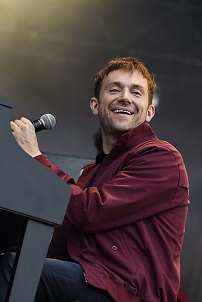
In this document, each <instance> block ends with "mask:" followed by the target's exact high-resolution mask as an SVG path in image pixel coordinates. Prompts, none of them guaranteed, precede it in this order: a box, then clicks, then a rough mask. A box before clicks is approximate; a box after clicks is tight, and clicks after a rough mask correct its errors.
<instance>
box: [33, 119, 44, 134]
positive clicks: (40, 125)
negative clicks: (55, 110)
mask: <svg viewBox="0 0 202 302" xmlns="http://www.w3.org/2000/svg"><path fill="white" fill-rule="evenodd" d="M32 124H33V125H34V128H35V132H39V131H41V130H43V129H44V124H43V122H42V120H35V121H33V122H32Z"/></svg>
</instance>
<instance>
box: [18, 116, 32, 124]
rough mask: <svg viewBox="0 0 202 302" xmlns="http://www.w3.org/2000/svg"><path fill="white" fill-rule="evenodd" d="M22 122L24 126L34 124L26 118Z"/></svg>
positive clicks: (22, 118)
mask: <svg viewBox="0 0 202 302" xmlns="http://www.w3.org/2000/svg"><path fill="white" fill-rule="evenodd" d="M20 121H21V122H23V123H24V124H32V122H31V121H30V120H28V119H27V118H26V117H21V119H20Z"/></svg>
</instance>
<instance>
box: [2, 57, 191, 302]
mask: <svg viewBox="0 0 202 302" xmlns="http://www.w3.org/2000/svg"><path fill="white" fill-rule="evenodd" d="M155 87H156V84H155V82H154V79H153V77H152V76H151V75H150V73H149V72H148V70H147V69H146V67H145V66H144V64H143V63H141V62H139V61H138V60H136V59H135V58H131V57H128V58H117V59H114V60H111V61H110V62H109V63H108V65H107V66H106V67H105V68H104V69H103V70H101V71H100V72H99V73H98V74H97V76H96V79H95V91H94V97H93V98H92V99H91V100H90V107H91V110H92V112H93V114H94V115H97V116H98V117H99V121H100V128H101V134H102V144H103V147H102V149H103V150H102V152H100V153H99V154H98V156H97V157H96V160H95V161H94V162H92V163H89V164H88V165H86V166H85V167H84V170H83V173H82V175H81V176H80V178H79V179H78V182H77V183H76V182H75V181H74V179H73V178H72V177H71V176H70V175H69V174H66V173H64V172H62V171H61V170H60V169H59V168H58V167H57V166H55V165H53V164H51V163H50V162H49V160H48V159H47V158H46V157H45V155H43V154H41V152H40V150H39V147H38V142H37V139H36V135H35V130H34V127H33V125H32V123H31V122H30V121H29V120H28V119H26V118H21V119H20V120H15V121H14V122H11V129H12V131H13V135H14V137H15V138H16V140H17V142H18V144H19V145H20V146H21V147H22V148H23V149H24V151H26V152H27V153H28V154H29V155H31V156H32V157H35V158H36V160H38V161H40V162H41V163H42V164H43V165H45V166H46V167H47V168H49V169H50V170H51V171H53V172H54V173H55V174H57V175H58V176H59V177H60V178H61V179H62V180H64V181H65V182H66V183H67V184H68V185H69V186H70V187H71V189H72V195H71V198H70V201H69V205H68V209H67V211H66V214H65V219H64V222H63V225H62V226H60V227H58V228H57V229H56V230H55V232H54V235H53V238H52V241H51V243H50V247H49V251H48V255H47V257H49V258H47V259H46V261H45V264H44V269H43V272H42V276H41V280H40V282H39V286H38V290H37V294H36V298H35V301H37V302H38V301H60V302H61V301H66V302H67V301H83V302H86V301H88V302H91V301H92V302H95V301H96V302H98V301H106V302H107V301H117V302H131V301H134V302H137V301H147V302H157V301H159V302H176V300H177V295H178V291H179V275H180V271H179V270H180V252H181V248H182V242H183V237H184V231H185V221H186V216H187V207H188V204H189V202H188V178H187V173H186V169H185V166H184V163H183V159H182V157H181V155H180V154H179V152H178V151H177V150H176V149H175V148H174V147H173V146H172V145H170V144H169V143H167V142H165V141H162V140H159V139H158V138H157V137H156V135H155V134H154V133H153V132H152V130H151V128H150V126H149V124H148V123H149V122H150V121H151V119H152V118H153V116H154V113H155V108H154V105H153V104H152V98H153V95H154V90H155ZM58 202H59V201H58ZM13 258H14V256H13V254H11V253H6V254H5V255H4V256H3V257H1V260H0V262H1V264H0V265H1V271H2V272H3V273H1V276H0V282H1V284H5V283H6V282H8V279H9V274H10V270H11V267H12V262H13ZM56 259H57V260H56ZM5 280H6V281H5ZM3 287H4V288H5V287H6V286H5V285H4V286H3ZM1 301H3V300H1Z"/></svg>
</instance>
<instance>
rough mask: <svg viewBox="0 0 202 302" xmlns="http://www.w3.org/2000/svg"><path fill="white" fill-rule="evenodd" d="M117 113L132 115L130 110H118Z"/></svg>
mask: <svg viewBox="0 0 202 302" xmlns="http://www.w3.org/2000/svg"><path fill="white" fill-rule="evenodd" d="M114 112H115V113H124V114H129V115H131V114H132V113H131V112H130V111H128V110H121V109H117V110H114Z"/></svg>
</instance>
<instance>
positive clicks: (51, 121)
mask: <svg viewBox="0 0 202 302" xmlns="http://www.w3.org/2000/svg"><path fill="white" fill-rule="evenodd" d="M40 120H41V121H42V122H43V125H44V129H45V130H51V129H53V127H55V125H56V119H55V117H54V116H53V115H52V114H49V113H46V114H43V115H42V116H41V117H40Z"/></svg>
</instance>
